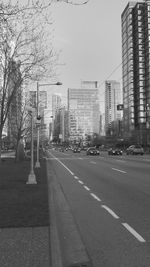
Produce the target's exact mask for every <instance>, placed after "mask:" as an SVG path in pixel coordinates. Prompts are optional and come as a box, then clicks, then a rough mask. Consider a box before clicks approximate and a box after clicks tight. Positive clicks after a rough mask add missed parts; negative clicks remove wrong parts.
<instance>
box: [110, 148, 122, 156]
mask: <svg viewBox="0 0 150 267" xmlns="http://www.w3.org/2000/svg"><path fill="white" fill-rule="evenodd" d="M108 155H122V150H121V149H120V148H110V149H108Z"/></svg>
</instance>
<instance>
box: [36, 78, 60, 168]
mask: <svg viewBox="0 0 150 267" xmlns="http://www.w3.org/2000/svg"><path fill="white" fill-rule="evenodd" d="M48 85H62V83H61V82H56V83H42V84H39V83H38V82H37V120H38V118H40V114H39V87H40V86H48ZM39 141H40V128H39V125H37V159H36V163H35V168H40V161H39Z"/></svg>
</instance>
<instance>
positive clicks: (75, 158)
mask: <svg viewBox="0 0 150 267" xmlns="http://www.w3.org/2000/svg"><path fill="white" fill-rule="evenodd" d="M48 159H49V160H57V159H58V158H48ZM59 159H63V160H78V159H81V158H77V157H72V156H71V157H70V158H65V157H64V158H62V157H59ZM82 160H83V159H82Z"/></svg>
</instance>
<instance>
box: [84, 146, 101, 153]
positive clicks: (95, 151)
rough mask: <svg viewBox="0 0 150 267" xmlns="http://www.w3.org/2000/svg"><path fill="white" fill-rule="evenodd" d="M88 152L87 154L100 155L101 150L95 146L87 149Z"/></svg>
mask: <svg viewBox="0 0 150 267" xmlns="http://www.w3.org/2000/svg"><path fill="white" fill-rule="evenodd" d="M86 154H87V155H99V154H100V152H99V150H98V149H97V148H95V147H89V148H88V149H87V151H86Z"/></svg>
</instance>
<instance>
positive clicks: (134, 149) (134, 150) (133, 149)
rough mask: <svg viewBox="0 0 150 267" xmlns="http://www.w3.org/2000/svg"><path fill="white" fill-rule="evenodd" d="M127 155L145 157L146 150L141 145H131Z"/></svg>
mask: <svg viewBox="0 0 150 267" xmlns="http://www.w3.org/2000/svg"><path fill="white" fill-rule="evenodd" d="M126 154H127V155H138V154H139V155H143V154H144V150H143V147H142V146H141V145H131V146H129V147H128V148H127V149H126Z"/></svg>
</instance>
